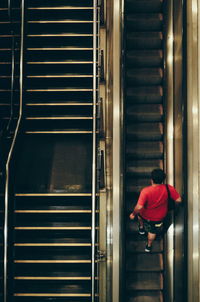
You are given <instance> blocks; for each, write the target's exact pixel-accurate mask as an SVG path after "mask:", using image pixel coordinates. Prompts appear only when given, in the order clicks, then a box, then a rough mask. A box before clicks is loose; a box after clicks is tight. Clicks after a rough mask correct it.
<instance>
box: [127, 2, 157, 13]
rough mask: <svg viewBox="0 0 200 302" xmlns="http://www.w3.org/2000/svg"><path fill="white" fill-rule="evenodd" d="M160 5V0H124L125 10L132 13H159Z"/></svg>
mask: <svg viewBox="0 0 200 302" xmlns="http://www.w3.org/2000/svg"><path fill="white" fill-rule="evenodd" d="M162 5H163V1H162V0H140V1H138V0H126V8H127V10H128V11H129V12H134V13H141V12H143V13H159V12H161V11H162Z"/></svg>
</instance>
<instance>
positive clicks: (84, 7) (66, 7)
mask: <svg viewBox="0 0 200 302" xmlns="http://www.w3.org/2000/svg"><path fill="white" fill-rule="evenodd" d="M27 9H28V10H31V9H33V10H34V9H51V10H54V9H60V10H63V9H70V10H71V9H86V10H87V9H88V10H89V9H93V7H91V6H90V7H89V6H88V7H87V6H46V7H45V6H43V7H28V8H27Z"/></svg>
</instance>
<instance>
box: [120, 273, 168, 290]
mask: <svg viewBox="0 0 200 302" xmlns="http://www.w3.org/2000/svg"><path fill="white" fill-rule="evenodd" d="M126 288H127V290H128V291H129V290H162V289H163V279H162V275H161V274H159V273H151V272H150V273H141V272H140V273H135V274H134V276H132V275H131V276H127V283H126Z"/></svg>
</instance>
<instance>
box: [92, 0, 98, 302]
mask: <svg viewBox="0 0 200 302" xmlns="http://www.w3.org/2000/svg"><path fill="white" fill-rule="evenodd" d="M97 7H98V3H97V0H93V129H92V142H93V144H92V230H91V241H92V242H91V243H92V267H91V268H92V270H91V273H92V274H91V301H92V302H95V262H96V250H95V247H96V182H97V176H96V161H97V159H96V158H97V145H96V130H97V129H96V113H97V112H96V104H97V48H98V46H97V37H98V36H97V34H98V32H97V31H98V27H97V21H98V14H97V10H98V8H97Z"/></svg>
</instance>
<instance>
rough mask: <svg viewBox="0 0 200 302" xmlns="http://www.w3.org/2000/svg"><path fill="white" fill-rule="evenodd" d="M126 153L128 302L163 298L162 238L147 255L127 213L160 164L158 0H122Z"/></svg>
mask: <svg viewBox="0 0 200 302" xmlns="http://www.w3.org/2000/svg"><path fill="white" fill-rule="evenodd" d="M124 89H125V128H126V139H125V154H126V160H125V162H126V174H125V175H126V176H125V183H126V213H127V219H126V221H127V225H126V251H125V259H126V269H125V271H126V289H125V296H126V300H125V301H127V302H163V284H164V281H163V273H164V264H163V258H164V257H163V240H162V239H161V238H157V240H156V242H155V243H154V245H153V250H152V253H151V254H146V253H145V252H144V249H145V245H146V236H141V235H139V234H138V229H137V223H136V222H133V221H130V220H129V218H128V216H129V214H130V212H131V211H132V210H133V208H134V206H135V205H136V202H137V200H138V196H139V192H140V190H141V189H142V188H143V187H144V186H148V185H150V173H151V171H152V170H153V169H155V168H163V2H162V1H161V0H148V1H147V0H141V1H137V0H126V1H125V88H124Z"/></svg>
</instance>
